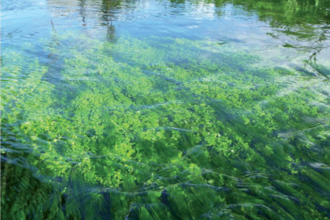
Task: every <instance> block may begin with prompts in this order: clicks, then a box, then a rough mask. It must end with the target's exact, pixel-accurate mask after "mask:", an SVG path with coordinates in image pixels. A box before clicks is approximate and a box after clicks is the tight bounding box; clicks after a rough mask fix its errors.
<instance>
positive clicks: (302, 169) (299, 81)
mask: <svg viewBox="0 0 330 220" xmlns="http://www.w3.org/2000/svg"><path fill="white" fill-rule="evenodd" d="M58 39H59V41H63V42H64V41H68V40H72V39H74V40H75V41H76V42H82V43H83V45H84V48H56V47H53V48H48V49H47V50H49V51H51V53H52V54H53V56H57V57H62V58H61V59H59V60H58V61H56V63H55V64H53V66H47V64H40V63H39V62H38V61H35V60H31V59H29V58H28V57H26V56H24V55H21V54H19V53H17V52H10V51H8V52H6V51H5V52H4V55H3V56H4V57H5V58H4V64H3V70H2V72H3V75H2V90H3V93H2V94H1V95H2V100H3V101H2V103H1V104H2V106H1V107H2V127H1V129H2V152H1V153H2V160H3V162H4V165H3V166H2V173H3V175H2V184H3V185H2V216H6V217H5V218H6V219H25V218H26V219H125V218H126V219H231V218H235V219H327V214H328V213H329V211H330V203H329V193H330V191H329V187H328V185H329V183H330V173H329V167H328V165H329V164H330V158H329V155H330V154H328V153H329V149H328V147H329V143H330V142H329V141H330V139H329V134H330V133H329V126H328V122H329V121H328V119H329V118H330V111H329V108H328V106H329V98H328V96H327V91H328V83H327V82H324V81H322V80H320V79H319V78H317V77H315V76H309V75H306V73H300V72H292V71H289V70H286V69H284V68H278V67H267V68H266V67H262V66H258V63H259V62H263V60H262V59H261V58H260V57H258V56H256V55H251V54H249V53H247V52H243V51H240V50H238V49H235V48H232V47H231V46H230V45H225V46H220V45H217V44H215V43H213V42H212V41H190V40H186V39H172V38H157V37H150V38H148V39H144V40H140V39H136V38H132V37H123V38H121V39H119V40H118V41H117V42H116V43H105V42H100V41H97V40H92V39H89V38H87V37H85V36H79V37H77V36H75V35H73V34H68V35H64V36H59V37H58ZM78 45H79V44H78ZM54 66H55V67H56V71H55V70H52V68H54ZM52 71H53V72H52ZM55 73H56V77H50V76H52V74H55Z"/></svg>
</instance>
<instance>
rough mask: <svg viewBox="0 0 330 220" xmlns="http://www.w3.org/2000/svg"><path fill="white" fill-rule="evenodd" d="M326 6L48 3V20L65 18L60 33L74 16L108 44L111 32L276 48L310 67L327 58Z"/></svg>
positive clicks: (273, 0) (226, 0) (298, 1)
mask: <svg viewBox="0 0 330 220" xmlns="http://www.w3.org/2000/svg"><path fill="white" fill-rule="evenodd" d="M329 4H330V3H329V1H325V0H318V1H315V0H308V1H303V0H282V1H277V0H270V1H254V0H249V1H243V0H235V1H232V0H214V1H212V0H211V1H185V0H171V1H147V2H145V1H119V0H117V1H110V0H100V1H88V0H79V1H78V0H76V1H70V4H68V1H58V0H49V1H48V5H49V9H50V11H51V14H52V16H54V17H58V16H63V15H64V16H65V17H66V19H64V20H63V19H62V21H60V22H61V23H62V24H60V25H61V26H63V29H65V28H68V25H70V23H71V22H72V21H73V20H74V19H75V18H76V16H77V15H76V12H77V13H78V14H79V16H80V17H81V21H82V22H81V25H82V26H84V27H86V28H87V29H92V30H95V29H97V30H98V31H100V30H99V28H100V27H103V28H104V33H103V36H105V37H106V38H107V39H108V40H110V41H113V40H114V39H115V35H116V32H117V34H120V33H121V32H130V33H133V34H134V35H135V36H136V35H141V36H145V35H162V36H164V35H170V36H174V37H185V38H190V39H203V38H205V37H207V38H211V39H219V41H221V42H230V43H245V44H246V45H247V46H250V47H255V46H258V47H259V49H260V48H265V47H272V48H276V47H282V48H286V49H285V50H284V51H288V53H290V51H291V50H293V51H298V52H299V53H301V52H303V53H305V54H306V59H307V60H309V61H312V62H314V63H315V62H316V61H317V58H318V57H320V58H321V59H322V60H325V57H326V56H328V55H330V52H329V23H330V21H329V20H330V18H329V10H328V8H329V7H330V5H329ZM59 8H61V10H59ZM68 12H70V13H68ZM86 20H88V21H89V22H88V23H87V22H86ZM201 22H203V25H201ZM72 25H76V24H74V23H73V24H72ZM119 26H120V31H119V32H118V30H117V31H116V29H118V28H119Z"/></svg>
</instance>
